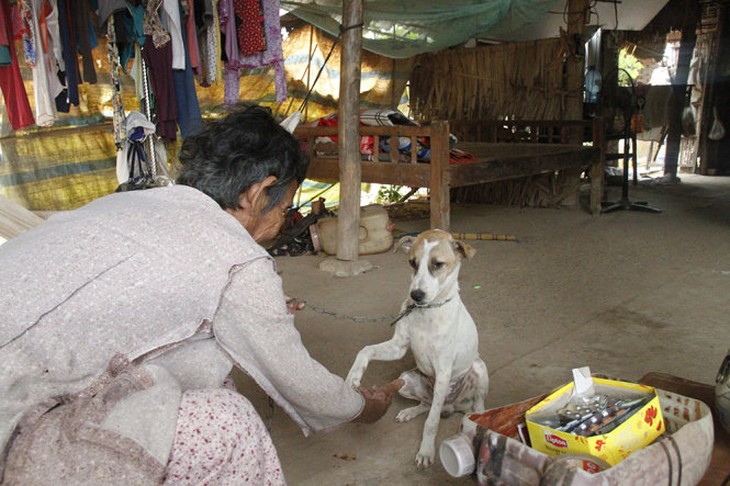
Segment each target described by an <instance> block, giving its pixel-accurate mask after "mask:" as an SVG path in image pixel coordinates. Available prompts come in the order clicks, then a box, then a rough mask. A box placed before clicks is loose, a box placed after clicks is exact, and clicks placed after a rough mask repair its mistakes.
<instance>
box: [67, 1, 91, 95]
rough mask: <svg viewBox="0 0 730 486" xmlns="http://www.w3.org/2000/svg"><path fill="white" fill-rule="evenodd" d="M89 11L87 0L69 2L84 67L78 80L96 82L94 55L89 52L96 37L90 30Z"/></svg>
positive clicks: (73, 27) (72, 23)
mask: <svg viewBox="0 0 730 486" xmlns="http://www.w3.org/2000/svg"><path fill="white" fill-rule="evenodd" d="M90 11H91V6H90V4H89V0H74V1H72V2H71V3H69V12H70V17H71V26H72V29H73V31H74V34H75V35H76V40H77V48H78V52H79V54H81V62H82V65H83V67H84V71H83V77H81V76H79V81H80V82H84V83H89V84H96V69H95V68H94V56H93V55H92V53H91V50H92V48H93V47H94V46H95V44H96V38H95V37H94V36H93V33H92V31H91V22H90V21H89V12H90ZM74 52H76V51H74Z"/></svg>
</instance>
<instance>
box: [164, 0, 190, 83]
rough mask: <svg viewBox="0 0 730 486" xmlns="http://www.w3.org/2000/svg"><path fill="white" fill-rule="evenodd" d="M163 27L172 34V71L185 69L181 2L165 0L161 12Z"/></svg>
mask: <svg viewBox="0 0 730 486" xmlns="http://www.w3.org/2000/svg"><path fill="white" fill-rule="evenodd" d="M159 15H160V18H161V19H162V25H164V26H165V28H166V29H167V31H168V32H169V33H170V38H171V40H172V69H185V42H183V35H182V31H183V24H182V19H181V18H180V2H179V1H178V0H164V2H163V3H162V9H161V10H160V11H159Z"/></svg>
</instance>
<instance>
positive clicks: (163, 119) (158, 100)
mask: <svg viewBox="0 0 730 486" xmlns="http://www.w3.org/2000/svg"><path fill="white" fill-rule="evenodd" d="M142 59H144V61H145V64H146V65H147V73H148V76H149V80H150V87H151V88H152V93H153V94H154V105H152V106H153V108H154V113H155V115H156V117H157V135H159V136H160V137H162V138H164V139H165V140H169V141H174V140H176V139H177V119H178V111H177V101H176V100H175V98H176V96H175V79H174V77H173V71H172V69H171V68H170V66H171V65H172V43H171V42H168V43H167V44H165V45H163V46H162V47H157V46H155V44H154V42H145V45H144V46H142ZM141 82H144V81H143V80H138V81H137V83H138V84H139V83H141Z"/></svg>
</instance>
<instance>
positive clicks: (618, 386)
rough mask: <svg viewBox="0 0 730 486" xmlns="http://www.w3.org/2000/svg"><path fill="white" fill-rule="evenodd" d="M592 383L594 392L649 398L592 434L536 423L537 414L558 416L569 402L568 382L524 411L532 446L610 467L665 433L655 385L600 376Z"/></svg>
mask: <svg viewBox="0 0 730 486" xmlns="http://www.w3.org/2000/svg"><path fill="white" fill-rule="evenodd" d="M593 386H594V388H595V393H596V394H610V395H613V396H628V397H636V398H639V397H647V398H649V401H648V403H646V404H644V405H643V406H642V407H641V408H639V409H638V410H637V411H635V412H633V413H632V414H631V415H630V416H628V418H627V419H625V420H624V421H623V422H622V423H621V424H620V425H619V426H618V427H616V428H615V429H613V430H611V431H610V432H607V433H605V434H602V435H595V436H592V437H583V436H580V435H575V434H572V433H569V432H563V431H560V430H557V429H556V428H554V427H551V426H548V425H544V424H541V423H538V422H537V420H539V418H540V417H546V416H549V415H551V414H553V413H554V414H555V415H557V411H558V410H559V409H561V408H563V407H565V406H566V405H567V404H568V403H569V402H570V399H571V397H572V396H573V390H574V383H573V382H571V383H568V384H567V385H565V386H563V387H561V388H560V389H558V390H557V391H556V392H554V393H552V394H550V395H548V397H547V398H545V399H544V400H543V401H541V402H540V403H538V404H537V405H535V406H534V407H532V408H530V409H529V410H528V411H527V412H526V414H525V420H526V422H527V430H528V434H529V437H530V442H531V444H532V447H533V448H534V449H536V450H538V451H541V452H544V453H546V454H551V455H557V454H577V455H590V456H593V457H597V458H599V459H602V460H603V461H605V462H607V463H608V464H609V465H611V466H613V465H615V464H617V463H619V462H621V461H622V460H623V459H625V458H626V457H628V456H629V455H630V454H631V453H632V452H634V451H636V450H638V449H641V448H643V447H645V446H647V445H649V444H651V443H652V442H653V441H654V440H655V439H656V438H657V437H659V436H660V435H662V434H663V433H664V430H665V424H664V419H663V417H662V410H661V406H660V404H659V398H658V397H657V394H656V391H655V390H654V388H652V387H650V386H644V385H638V384H635V383H627V382H622V381H615V380H606V379H601V378H593Z"/></svg>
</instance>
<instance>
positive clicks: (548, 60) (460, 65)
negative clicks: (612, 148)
mask: <svg viewBox="0 0 730 486" xmlns="http://www.w3.org/2000/svg"><path fill="white" fill-rule="evenodd" d="M564 42H565V41H564V40H563V39H559V38H556V39H544V40H538V41H532V42H518V43H509V44H501V45H494V46H485V47H475V48H461V49H454V50H449V51H442V52H438V53H431V54H424V55H421V56H419V57H418V58H417V59H416V66H415V67H414V71H413V74H412V76H411V93H410V95H411V110H412V116H413V117H414V118H416V119H419V120H422V121H425V120H435V119H440V120H449V122H451V123H452V125H453V126H454V127H455V128H456V126H457V125H458V121H460V120H561V119H563V113H564V111H565V106H564V100H565V96H566V94H567V92H566V90H565V89H564V88H563V86H564V79H563V70H564V69H563V68H564V55H563V54H564V52H565V49H564ZM571 94H573V95H574V93H571ZM457 135H459V134H457ZM473 141H479V140H473ZM481 141H491V142H493V141H495V140H481ZM576 191H577V178H576V177H569V176H567V175H566V174H547V175H541V176H534V177H526V178H520V179H513V180H509V181H502V182H495V183H490V184H481V185H476V186H467V187H463V188H458V189H454V190H453V191H452V199H454V200H456V201H461V202H480V203H486V202H490V203H497V204H508V205H518V206H532V207H546V206H555V205H559V204H562V203H565V202H568V201H570V202H574V201H573V197H572V196H573V195H574V194H575V193H576Z"/></svg>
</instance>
